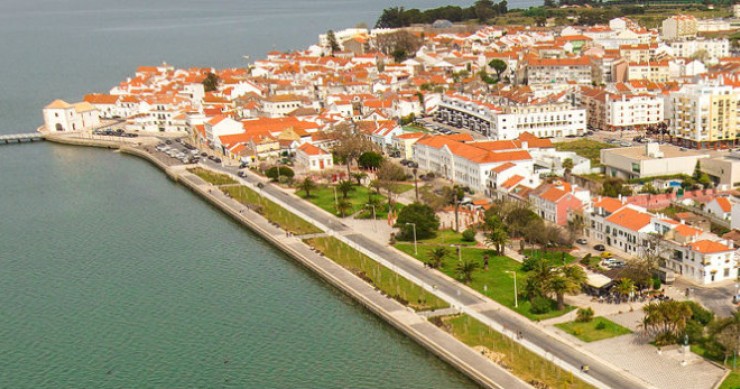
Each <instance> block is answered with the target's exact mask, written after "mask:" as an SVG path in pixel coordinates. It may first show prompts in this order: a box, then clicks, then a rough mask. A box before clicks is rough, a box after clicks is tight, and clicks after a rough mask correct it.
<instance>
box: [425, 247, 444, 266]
mask: <svg viewBox="0 0 740 389" xmlns="http://www.w3.org/2000/svg"><path fill="white" fill-rule="evenodd" d="M446 256H447V248H446V247H437V248H435V249H433V250H432V251H430V252H429V260H428V261H427V265H428V266H429V267H431V268H433V269H437V268H439V267H440V266H442V261H443V260H444V258H445V257H446Z"/></svg>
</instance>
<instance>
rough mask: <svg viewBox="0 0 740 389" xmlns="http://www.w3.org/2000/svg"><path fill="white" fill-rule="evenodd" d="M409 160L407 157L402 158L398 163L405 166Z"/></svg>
mask: <svg viewBox="0 0 740 389" xmlns="http://www.w3.org/2000/svg"><path fill="white" fill-rule="evenodd" d="M409 162H411V161H409V160H408V159H402V160H401V161H400V162H399V163H400V164H401V165H403V166H406V165H408V164H409Z"/></svg>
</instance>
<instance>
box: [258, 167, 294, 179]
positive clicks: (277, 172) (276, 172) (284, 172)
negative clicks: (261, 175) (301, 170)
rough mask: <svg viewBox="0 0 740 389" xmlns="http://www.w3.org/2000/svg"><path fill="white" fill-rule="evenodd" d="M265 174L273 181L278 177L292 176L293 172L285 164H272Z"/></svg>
mask: <svg viewBox="0 0 740 389" xmlns="http://www.w3.org/2000/svg"><path fill="white" fill-rule="evenodd" d="M265 175H266V176H267V177H268V178H270V179H272V180H273V181H277V180H278V177H286V178H293V176H294V175H295V172H293V169H291V168H289V167H287V166H279V167H278V166H273V167H271V168H269V169H267V170H266V171H265Z"/></svg>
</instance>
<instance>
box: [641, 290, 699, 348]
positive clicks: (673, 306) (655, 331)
mask: <svg viewBox="0 0 740 389" xmlns="http://www.w3.org/2000/svg"><path fill="white" fill-rule="evenodd" d="M642 309H643V311H644V312H645V317H644V318H643V319H642V328H643V330H644V331H645V333H646V334H647V335H649V336H654V337H655V344H656V345H658V346H664V345H667V344H671V343H674V342H675V341H676V340H677V339H678V337H679V336H680V334H681V333H683V331H684V329H685V328H686V323H687V322H688V320H689V319H690V318H691V315H692V312H691V308H690V307H689V306H688V305H687V304H684V303H683V302H681V301H676V300H664V301H661V302H659V303H649V304H647V305H645V306H643V307H642Z"/></svg>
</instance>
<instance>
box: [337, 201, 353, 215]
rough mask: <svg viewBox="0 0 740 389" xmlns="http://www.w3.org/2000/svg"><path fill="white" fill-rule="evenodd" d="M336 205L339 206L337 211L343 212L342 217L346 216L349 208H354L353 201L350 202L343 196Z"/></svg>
mask: <svg viewBox="0 0 740 389" xmlns="http://www.w3.org/2000/svg"><path fill="white" fill-rule="evenodd" d="M336 207H337V212H338V213H339V214H341V215H342V217H345V216H346V215H345V214H346V212H347V210H349V209H351V208H352V203H350V202H349V201H347V199H345V198H341V199H339V200H337V204H336Z"/></svg>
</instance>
